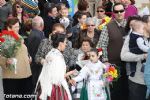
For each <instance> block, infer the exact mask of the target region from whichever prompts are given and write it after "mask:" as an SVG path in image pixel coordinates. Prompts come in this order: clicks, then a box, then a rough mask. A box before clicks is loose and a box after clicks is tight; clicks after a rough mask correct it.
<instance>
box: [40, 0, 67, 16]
mask: <svg viewBox="0 0 150 100" xmlns="http://www.w3.org/2000/svg"><path fill="white" fill-rule="evenodd" d="M46 2H49V3H54V4H58V3H64V4H65V5H66V7H67V8H69V7H70V6H69V3H68V1H67V0H38V6H39V9H40V11H41V14H40V15H41V16H43V12H44V6H43V5H44V4H45V3H46Z"/></svg>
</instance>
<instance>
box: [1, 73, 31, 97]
mask: <svg viewBox="0 0 150 100" xmlns="http://www.w3.org/2000/svg"><path fill="white" fill-rule="evenodd" d="M3 88H4V98H5V100H11V99H14V100H18V99H19V100H31V98H33V96H31V94H32V92H33V84H32V76H30V77H28V78H22V79H3Z"/></svg>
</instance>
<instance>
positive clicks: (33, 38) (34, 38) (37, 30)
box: [27, 16, 45, 87]
mask: <svg viewBox="0 0 150 100" xmlns="http://www.w3.org/2000/svg"><path fill="white" fill-rule="evenodd" d="M32 27H33V29H32V31H31V33H30V35H29V37H28V45H27V47H28V51H29V54H30V56H31V57H32V63H31V71H32V77H33V85H34V87H35V85H36V82H37V79H38V76H39V74H40V72H41V69H42V66H41V65H37V64H36V63H35V59H34V58H35V55H36V53H37V50H38V46H39V44H40V42H41V40H42V39H44V38H45V36H44V32H43V29H44V22H43V19H42V18H41V17H39V16H36V17H35V18H33V19H32Z"/></svg>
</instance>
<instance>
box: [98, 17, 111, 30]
mask: <svg viewBox="0 0 150 100" xmlns="http://www.w3.org/2000/svg"><path fill="white" fill-rule="evenodd" d="M110 21H111V18H110V17H108V16H106V17H105V18H103V19H102V21H101V23H100V25H99V26H98V29H99V30H102V29H103V28H104V27H105V26H106V25H107V24H108V23H109V22H110Z"/></svg>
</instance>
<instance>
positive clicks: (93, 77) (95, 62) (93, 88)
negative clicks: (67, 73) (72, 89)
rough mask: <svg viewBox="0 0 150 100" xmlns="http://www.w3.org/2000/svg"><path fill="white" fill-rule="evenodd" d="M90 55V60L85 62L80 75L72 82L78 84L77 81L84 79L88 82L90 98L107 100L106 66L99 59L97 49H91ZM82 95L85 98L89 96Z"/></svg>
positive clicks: (91, 99)
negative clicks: (104, 74)
mask: <svg viewBox="0 0 150 100" xmlns="http://www.w3.org/2000/svg"><path fill="white" fill-rule="evenodd" d="M89 55H90V60H89V62H87V63H86V64H85V66H84V67H83V68H82V69H81V71H80V73H79V75H78V76H77V77H75V78H73V79H72V80H71V81H70V83H72V84H76V82H80V81H82V80H83V79H84V80H85V82H86V83H87V84H85V83H84V85H86V86H87V94H88V100H106V99H107V95H106V92H105V81H104V80H103V70H104V69H105V68H106V66H105V65H104V64H103V63H102V62H101V61H99V54H98V51H97V49H91V51H90V52H89ZM81 91H82V90H81ZM82 92H83V91H82ZM82 92H81V93H82ZM81 95H83V96H84V97H85V98H86V96H87V95H85V94H81ZM80 99H81V96H80Z"/></svg>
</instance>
